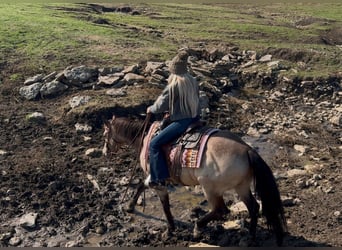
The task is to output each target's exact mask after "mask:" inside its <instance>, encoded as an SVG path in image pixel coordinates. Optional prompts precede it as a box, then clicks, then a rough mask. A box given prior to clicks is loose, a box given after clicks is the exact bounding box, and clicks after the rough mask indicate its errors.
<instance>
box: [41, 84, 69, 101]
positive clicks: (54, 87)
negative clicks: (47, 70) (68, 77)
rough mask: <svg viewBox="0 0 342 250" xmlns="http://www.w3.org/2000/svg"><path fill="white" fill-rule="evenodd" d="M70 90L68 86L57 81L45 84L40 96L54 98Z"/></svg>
mask: <svg viewBox="0 0 342 250" xmlns="http://www.w3.org/2000/svg"><path fill="white" fill-rule="evenodd" d="M68 88H69V87H68V86H67V85H65V84H63V83H61V82H59V81H56V80H55V81H52V82H47V83H44V84H43V85H42V87H41V88H40V95H41V96H42V97H53V96H56V95H58V94H61V93H63V92H64V91H65V90H67V89H68Z"/></svg>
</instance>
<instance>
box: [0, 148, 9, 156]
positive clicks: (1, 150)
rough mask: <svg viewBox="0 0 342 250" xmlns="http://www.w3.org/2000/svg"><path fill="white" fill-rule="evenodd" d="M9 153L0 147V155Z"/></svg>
mask: <svg viewBox="0 0 342 250" xmlns="http://www.w3.org/2000/svg"><path fill="white" fill-rule="evenodd" d="M7 155H9V153H8V152H7V151H6V150H3V149H0V156H7Z"/></svg>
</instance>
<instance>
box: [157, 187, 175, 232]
mask: <svg viewBox="0 0 342 250" xmlns="http://www.w3.org/2000/svg"><path fill="white" fill-rule="evenodd" d="M156 192H157V195H158V197H159V199H160V201H161V203H162V205H163V210H164V214H165V216H166V219H167V222H168V230H167V232H166V233H167V234H168V235H169V234H171V233H172V232H173V231H174V230H175V222H174V219H173V216H172V214H171V209H170V199H169V193H168V192H167V189H166V188H165V189H163V190H156Z"/></svg>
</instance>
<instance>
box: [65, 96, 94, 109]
mask: <svg viewBox="0 0 342 250" xmlns="http://www.w3.org/2000/svg"><path fill="white" fill-rule="evenodd" d="M90 99H91V97H90V96H74V97H73V98H72V99H71V100H70V101H69V105H70V107H71V108H76V107H79V106H81V105H84V104H87V103H88V102H89V101H90Z"/></svg>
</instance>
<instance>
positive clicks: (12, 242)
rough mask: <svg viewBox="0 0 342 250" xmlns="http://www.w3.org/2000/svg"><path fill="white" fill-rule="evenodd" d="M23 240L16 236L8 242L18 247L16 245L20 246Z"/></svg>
mask: <svg viewBox="0 0 342 250" xmlns="http://www.w3.org/2000/svg"><path fill="white" fill-rule="evenodd" d="M21 242H22V239H21V238H20V237H18V236H14V237H12V238H11V239H10V240H9V241H8V244H9V245H10V246H13V247H16V246H19V245H20V244H21Z"/></svg>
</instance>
